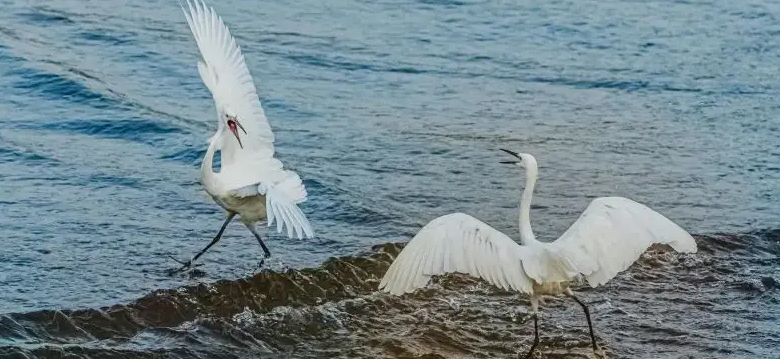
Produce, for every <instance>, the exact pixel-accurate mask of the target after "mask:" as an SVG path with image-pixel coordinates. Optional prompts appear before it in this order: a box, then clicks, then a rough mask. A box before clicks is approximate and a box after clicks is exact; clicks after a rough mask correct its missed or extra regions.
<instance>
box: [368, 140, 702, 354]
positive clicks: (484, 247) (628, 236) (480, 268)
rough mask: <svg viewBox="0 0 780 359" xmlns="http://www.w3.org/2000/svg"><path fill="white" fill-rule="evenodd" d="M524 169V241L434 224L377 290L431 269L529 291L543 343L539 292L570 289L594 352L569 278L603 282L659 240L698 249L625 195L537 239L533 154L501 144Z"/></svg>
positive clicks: (449, 219) (454, 223) (465, 223)
mask: <svg viewBox="0 0 780 359" xmlns="http://www.w3.org/2000/svg"><path fill="white" fill-rule="evenodd" d="M503 151H505V152H507V153H509V154H511V155H513V156H514V157H515V158H516V160H513V161H504V162H503V163H510V164H516V165H518V166H520V167H522V168H525V170H526V182H525V190H524V191H523V195H522V199H521V203H520V241H521V243H522V245H520V244H518V243H516V242H515V241H513V240H512V239H511V238H509V237H508V236H507V235H505V234H503V233H501V232H499V231H497V230H495V229H493V228H492V227H490V226H489V225H487V224H485V223H483V222H481V221H479V220H478V219H476V218H474V217H471V216H469V215H467V214H463V213H452V214H448V215H445V216H441V217H439V218H436V219H434V220H432V221H431V222H429V223H428V224H427V225H425V227H423V228H422V229H421V230H420V232H418V233H417V235H415V236H414V238H412V240H411V241H410V242H409V243H408V244H407V245H406V247H405V248H404V249H403V250H402V251H401V253H400V254H399V255H398V257H397V258H396V259H395V260H394V261H393V263H392V264H391V265H390V268H389V269H388V270H387V272H386V273H385V276H384V277H383V278H382V281H381V283H380V284H379V288H380V289H382V290H384V291H386V292H390V293H391V294H395V295H401V294H404V293H409V292H412V291H414V290H415V289H417V288H421V287H423V286H425V285H426V284H427V283H428V281H429V280H430V278H431V277H432V276H434V275H439V274H444V273H450V272H460V273H467V274H469V275H472V276H475V277H480V278H483V279H485V280H487V281H488V282H490V283H492V284H494V285H496V286H498V287H501V288H504V289H507V290H508V289H512V290H515V291H519V292H523V293H527V294H530V295H531V307H532V309H533V319H534V341H533V344H532V345H531V348H530V350H529V351H528V354H527V355H526V358H528V357H530V356H531V355H532V354H533V351H534V348H536V346H537V344H538V343H539V327H538V313H537V312H538V308H539V299H540V297H541V296H542V295H566V296H569V297H571V298H572V299H574V300H575V301H576V302H577V303H578V304H579V305H580V306H582V308H583V310H584V311H585V317H586V319H587V321H588V328H589V329H590V337H591V342H592V345H593V350H594V351H595V350H597V345H596V338H595V336H594V335H593V324H592V323H591V320H590V312H589V310H588V307H587V306H586V305H585V304H584V303H583V302H582V301H580V300H579V299H578V298H577V297H576V296H575V295H574V293H573V292H572V290H571V289H570V287H569V285H570V282H571V281H572V280H573V279H574V278H575V277H578V276H584V278H585V279H586V280H587V282H588V283H589V284H590V286H592V287H596V286H599V285H602V284H604V283H606V282H607V281H609V280H610V279H612V278H613V277H614V276H615V275H617V273H619V272H621V271H623V270H625V269H627V268H628V267H629V266H631V264H633V263H634V262H635V261H636V260H637V259H638V258H639V256H641V255H642V253H643V252H644V251H646V250H647V248H648V247H650V246H651V245H652V244H654V243H661V244H668V245H670V246H671V247H672V248H673V249H674V250H676V251H678V252H683V253H695V252H696V242H695V241H694V239H693V237H691V235H690V234H688V232H686V231H685V230H684V229H682V228H680V226H678V225H677V224H675V223H673V222H672V221H671V220H669V219H667V218H666V217H664V216H662V215H661V214H659V213H658V212H656V211H654V210H652V209H650V208H648V207H646V206H644V205H642V204H639V203H637V202H634V201H632V200H630V199H627V198H622V197H601V198H596V199H594V200H593V201H592V202H591V203H590V205H589V206H588V207H587V208H586V209H585V211H584V212H583V213H582V214H581V215H580V217H579V218H578V219H577V221H576V222H574V224H572V226H571V227H570V228H569V229H568V230H567V231H566V232H564V233H563V235H562V236H561V237H560V238H558V240H556V241H555V242H550V243H546V242H540V241H538V240H536V238H535V237H534V232H533V231H532V230H531V220H530V212H531V197H532V195H533V191H534V185H535V184H536V180H537V177H538V170H537V165H536V159H535V158H534V156H532V155H530V154H518V153H515V152H513V151H509V150H503Z"/></svg>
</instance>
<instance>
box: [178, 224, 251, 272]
mask: <svg viewBox="0 0 780 359" xmlns="http://www.w3.org/2000/svg"><path fill="white" fill-rule="evenodd" d="M235 216H236V214H235V213H234V212H229V213H228V216H227V218H226V219H225V223H222V228H220V229H219V233H217V235H216V236H215V237H214V239H212V240H211V243H209V245H207V246H206V248H203V250H202V251H200V252H199V253H198V254H196V255H195V256H194V257H192V259H190V260H188V261H186V262H182V261H179V260H177V259H176V258H173V257H171V258H173V260H175V261H177V262H179V263H181V264H182V267H181V268H179V270H177V271H175V272H181V271H183V270H185V269H187V268H189V267H191V266H192V262H194V261H196V260H198V258H200V256H202V255H203V253H206V251H208V250H209V248H211V247H212V246H213V245H215V244H216V243H217V242H219V240H220V238H222V233H224V232H225V228H227V226H228V224H229V223H230V221H231V220H233V217H235Z"/></svg>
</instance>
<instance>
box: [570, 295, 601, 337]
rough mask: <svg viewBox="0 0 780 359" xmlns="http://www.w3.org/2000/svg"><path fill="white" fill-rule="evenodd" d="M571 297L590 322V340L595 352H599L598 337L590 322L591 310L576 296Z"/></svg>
mask: <svg viewBox="0 0 780 359" xmlns="http://www.w3.org/2000/svg"><path fill="white" fill-rule="evenodd" d="M569 296H570V297H571V298H572V299H574V300H575V301H576V302H577V304H579V305H580V306H581V307H582V309H583V310H584V311H585V319H587V320H588V329H590V340H591V342H592V343H593V350H594V351H596V350H598V346H596V336H595V335H593V323H591V321H590V310H588V306H587V305H585V303H583V302H581V301H580V300H579V299H578V298H577V297H575V296H574V294H569Z"/></svg>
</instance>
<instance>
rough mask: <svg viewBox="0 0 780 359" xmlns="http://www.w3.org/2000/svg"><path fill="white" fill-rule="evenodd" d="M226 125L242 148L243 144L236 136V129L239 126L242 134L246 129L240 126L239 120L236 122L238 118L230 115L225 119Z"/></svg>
mask: <svg viewBox="0 0 780 359" xmlns="http://www.w3.org/2000/svg"><path fill="white" fill-rule="evenodd" d="M227 124H228V127H229V128H230V132H233V136H236V140H238V146H239V147H241V148H244V145H243V144H242V143H241V137H239V136H238V129H239V128H240V129H241V131H244V134H246V130H245V129H244V126H241V122H238V119H237V118H235V117H230V118H229V119H228V121H227Z"/></svg>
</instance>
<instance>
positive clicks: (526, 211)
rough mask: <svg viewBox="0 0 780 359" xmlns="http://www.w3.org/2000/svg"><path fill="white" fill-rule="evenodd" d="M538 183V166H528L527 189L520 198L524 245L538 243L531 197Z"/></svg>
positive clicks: (521, 230)
mask: <svg viewBox="0 0 780 359" xmlns="http://www.w3.org/2000/svg"><path fill="white" fill-rule="evenodd" d="M535 185H536V168H527V169H526V174H525V189H524V190H523V197H522V198H521V199H520V241H521V242H522V243H523V244H524V245H529V244H534V243H538V242H539V241H537V240H536V237H535V236H534V231H533V229H531V198H532V197H533V195H534V186H535Z"/></svg>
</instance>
